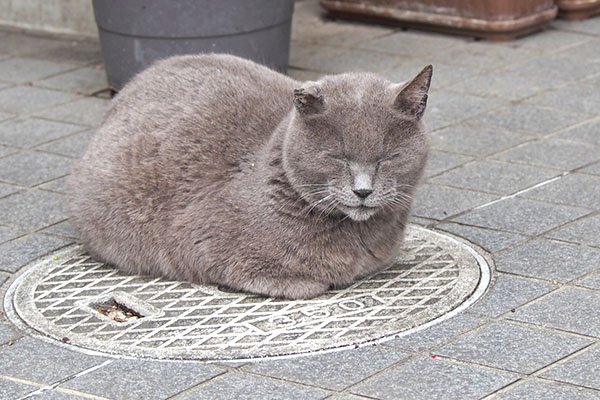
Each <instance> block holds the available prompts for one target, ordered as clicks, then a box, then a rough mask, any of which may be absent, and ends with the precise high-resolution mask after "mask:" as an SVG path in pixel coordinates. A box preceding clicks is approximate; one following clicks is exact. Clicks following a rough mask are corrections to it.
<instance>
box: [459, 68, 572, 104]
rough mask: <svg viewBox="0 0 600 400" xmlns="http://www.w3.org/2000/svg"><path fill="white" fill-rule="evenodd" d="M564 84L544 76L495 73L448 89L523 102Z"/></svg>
mask: <svg viewBox="0 0 600 400" xmlns="http://www.w3.org/2000/svg"><path fill="white" fill-rule="evenodd" d="M560 84H562V82H560V81H556V80H550V79H546V78H544V77H543V76H537V77H524V76H519V75H516V74H513V73H507V72H501V71H500V72H498V71H494V72H491V73H489V74H486V75H482V76H477V77H475V78H473V79H469V80H467V81H464V82H462V83H459V84H457V85H453V86H451V87H450V88H448V89H449V90H451V91H454V92H459V93H465V94H471V95H477V96H481V97H486V98H492V99H494V98H498V99H508V100H521V99H524V98H527V97H529V96H533V95H535V94H537V93H540V92H542V91H545V90H548V89H551V88H554V87H556V86H558V85H560Z"/></svg>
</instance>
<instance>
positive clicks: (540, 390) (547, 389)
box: [494, 379, 600, 400]
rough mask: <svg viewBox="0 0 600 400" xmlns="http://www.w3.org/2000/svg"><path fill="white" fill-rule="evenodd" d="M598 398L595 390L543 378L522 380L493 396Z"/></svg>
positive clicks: (565, 399) (507, 399)
mask: <svg viewBox="0 0 600 400" xmlns="http://www.w3.org/2000/svg"><path fill="white" fill-rule="evenodd" d="M598 398H600V393H598V392H596V391H591V390H586V389H584V388H582V387H577V386H571V385H564V384H560V383H556V382H552V381H547V380H544V379H536V380H531V381H526V382H523V383H521V384H518V385H516V386H515V387H514V388H511V389H509V390H507V391H506V392H504V393H499V394H497V395H496V396H495V397H494V399H501V400H547V399H553V400H594V399H598Z"/></svg>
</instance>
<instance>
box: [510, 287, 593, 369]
mask: <svg viewBox="0 0 600 400" xmlns="http://www.w3.org/2000/svg"><path fill="white" fill-rule="evenodd" d="M599 293H600V292H598V291H597V290H592V289H585V288H579V287H577V288H571V287H567V288H564V289H562V290H559V291H556V292H554V293H550V294H549V295H548V296H544V297H543V298H541V299H539V300H537V301H536V302H534V303H531V304H528V305H526V306H524V307H522V308H521V309H519V310H517V311H516V312H515V313H513V314H511V315H509V316H508V317H509V318H511V319H516V320H519V321H525V322H530V323H532V324H536V325H542V326H546V327H550V328H556V329H561V330H564V331H569V332H575V333H580V334H583V335H589V336H594V337H597V338H600V314H599V313H598V310H600V295H599ZM596 359H597V358H596ZM596 365H600V364H598V363H597V364H596ZM597 376H598V377H600V374H597Z"/></svg>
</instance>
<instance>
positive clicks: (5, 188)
mask: <svg viewBox="0 0 600 400" xmlns="http://www.w3.org/2000/svg"><path fill="white" fill-rule="evenodd" d="M19 190H21V189H20V188H19V187H18V186H14V185H7V184H6V183H0V198H2V197H6V196H8V195H10V194H13V193H17V192H18V191H19Z"/></svg>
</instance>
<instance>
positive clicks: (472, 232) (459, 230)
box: [436, 223, 525, 253]
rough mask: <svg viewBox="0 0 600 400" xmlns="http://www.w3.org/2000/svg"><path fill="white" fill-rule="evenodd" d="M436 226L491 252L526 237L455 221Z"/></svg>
mask: <svg viewBox="0 0 600 400" xmlns="http://www.w3.org/2000/svg"><path fill="white" fill-rule="evenodd" d="M436 228H437V229H440V230H443V231H446V232H450V233H454V234H455V235H458V236H460V237H462V238H465V239H467V240H469V241H470V242H473V243H475V244H476V245H478V246H480V247H482V248H483V249H484V250H487V251H489V252H491V253H494V252H497V251H500V250H503V249H505V248H507V247H509V246H511V245H513V244H515V243H518V242H520V241H522V240H524V239H525V236H523V235H518V234H516V233H508V232H500V231H495V230H490V229H483V228H477V227H475V226H468V225H460V224H455V223H443V224H440V225H437V226H436Z"/></svg>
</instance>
